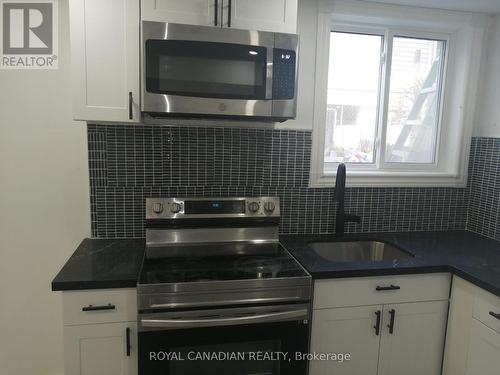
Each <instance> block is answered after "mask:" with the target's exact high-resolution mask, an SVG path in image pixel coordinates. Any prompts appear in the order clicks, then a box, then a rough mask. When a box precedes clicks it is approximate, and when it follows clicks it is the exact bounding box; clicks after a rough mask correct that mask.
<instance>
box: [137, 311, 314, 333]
mask: <svg viewBox="0 0 500 375" xmlns="http://www.w3.org/2000/svg"><path fill="white" fill-rule="evenodd" d="M301 319H308V310H307V309H306V308H302V309H297V310H289V311H278V312H271V313H266V314H255V315H247V316H231V317H226V318H224V317H220V318H202V319H182V318H180V319H161V318H158V319H156V318H141V319H140V322H141V325H142V326H143V327H159V328H171V329H174V328H175V329H180V328H198V327H213V326H227V325H236V324H255V323H269V322H279V321H287V320H301Z"/></svg>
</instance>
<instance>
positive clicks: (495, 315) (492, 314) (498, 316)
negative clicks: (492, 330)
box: [490, 311, 500, 320]
mask: <svg viewBox="0 0 500 375" xmlns="http://www.w3.org/2000/svg"><path fill="white" fill-rule="evenodd" d="M490 315H491V316H492V317H494V318H497V319H498V320H500V313H494V312H493V311H490Z"/></svg>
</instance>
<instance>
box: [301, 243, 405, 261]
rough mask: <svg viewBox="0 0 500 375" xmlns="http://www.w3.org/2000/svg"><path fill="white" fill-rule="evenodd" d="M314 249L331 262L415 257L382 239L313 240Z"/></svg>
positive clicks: (311, 244)
mask: <svg viewBox="0 0 500 375" xmlns="http://www.w3.org/2000/svg"><path fill="white" fill-rule="evenodd" d="M309 246H310V247H311V248H312V250H313V251H314V252H315V253H316V254H318V255H319V256H320V257H322V258H323V259H325V260H328V261H331V262H380V261H383V260H398V259H409V258H413V255H412V254H410V253H407V252H405V251H403V250H400V249H398V248H397V247H395V246H393V245H391V244H388V243H385V242H380V241H339V242H311V243H310V244H309Z"/></svg>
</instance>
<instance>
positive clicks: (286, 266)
mask: <svg viewBox="0 0 500 375" xmlns="http://www.w3.org/2000/svg"><path fill="white" fill-rule="evenodd" d="M212 246H213V245H212ZM253 246H255V247H256V250H257V251H254V252H252V254H251V255H231V256H228V255H226V256H205V257H203V256H199V257H175V258H155V259H145V260H144V264H143V265H142V270H141V273H140V277H139V284H161V283H182V282H204V281H223V280H244V279H272V278H287V277H305V276H308V274H307V273H306V272H305V271H304V269H303V268H302V267H301V266H300V264H299V263H298V262H297V261H296V260H295V259H294V258H293V257H292V256H291V255H290V254H289V253H288V252H287V251H286V250H285V249H284V248H283V247H282V246H281V245H279V244H276V245H274V248H273V251H272V252H270V251H269V245H266V251H265V252H262V253H259V251H258V247H259V246H260V245H253ZM207 253H210V251H209V249H207Z"/></svg>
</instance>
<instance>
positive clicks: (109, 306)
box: [82, 303, 116, 311]
mask: <svg viewBox="0 0 500 375" xmlns="http://www.w3.org/2000/svg"><path fill="white" fill-rule="evenodd" d="M114 309H116V307H115V305H112V304H111V303H109V304H107V305H101V306H93V305H88V306H84V307H82V311H102V310H114Z"/></svg>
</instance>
